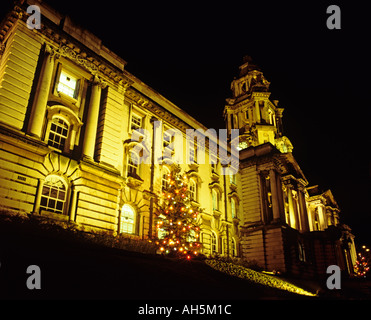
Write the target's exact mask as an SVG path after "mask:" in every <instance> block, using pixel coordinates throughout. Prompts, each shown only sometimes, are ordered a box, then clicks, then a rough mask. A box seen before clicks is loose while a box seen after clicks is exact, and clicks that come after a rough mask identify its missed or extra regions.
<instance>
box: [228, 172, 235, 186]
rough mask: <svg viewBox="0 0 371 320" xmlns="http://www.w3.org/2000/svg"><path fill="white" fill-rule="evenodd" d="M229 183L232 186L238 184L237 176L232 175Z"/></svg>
mask: <svg viewBox="0 0 371 320" xmlns="http://www.w3.org/2000/svg"><path fill="white" fill-rule="evenodd" d="M229 183H230V184H236V175H235V174H230V175H229Z"/></svg>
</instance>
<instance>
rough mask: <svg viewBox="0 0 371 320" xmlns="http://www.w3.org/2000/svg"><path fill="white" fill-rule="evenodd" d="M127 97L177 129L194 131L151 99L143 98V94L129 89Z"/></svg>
mask: <svg viewBox="0 0 371 320" xmlns="http://www.w3.org/2000/svg"><path fill="white" fill-rule="evenodd" d="M126 96H127V97H128V98H129V99H130V100H132V101H133V102H134V103H136V104H137V105H138V106H140V107H142V108H144V109H146V110H148V111H151V112H153V113H154V114H155V115H156V116H157V117H158V118H159V119H163V120H166V121H168V122H169V123H171V124H172V125H174V126H175V127H176V128H178V129H179V130H181V131H182V132H185V131H186V130H187V129H192V128H191V127H190V126H188V125H187V124H185V123H184V122H183V121H182V120H180V119H179V118H177V117H176V116H174V115H173V114H172V113H171V112H169V111H167V110H166V109H165V108H163V107H161V106H159V105H157V104H155V103H154V102H152V101H151V100H150V99H148V98H146V97H145V96H143V95H142V94H141V93H139V92H137V91H136V90H134V89H133V88H129V89H128V90H127V91H126Z"/></svg>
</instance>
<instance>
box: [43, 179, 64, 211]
mask: <svg viewBox="0 0 371 320" xmlns="http://www.w3.org/2000/svg"><path fill="white" fill-rule="evenodd" d="M66 192H67V188H66V186H65V184H64V183H63V181H62V179H61V178H59V177H57V176H49V177H47V178H46V179H45V182H44V186H43V190H42V194H41V200H40V209H41V210H46V211H49V212H54V213H57V214H63V209H64V204H65V202H66Z"/></svg>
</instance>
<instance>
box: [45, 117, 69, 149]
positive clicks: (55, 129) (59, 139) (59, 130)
mask: <svg viewBox="0 0 371 320" xmlns="http://www.w3.org/2000/svg"><path fill="white" fill-rule="evenodd" d="M52 122H53V123H52V124H51V126H50V132H49V139H48V145H50V146H52V147H54V148H56V149H59V150H61V151H63V149H64V145H65V142H66V140H67V137H68V125H67V123H65V122H64V121H63V120H62V119H59V118H55V119H53V120H52Z"/></svg>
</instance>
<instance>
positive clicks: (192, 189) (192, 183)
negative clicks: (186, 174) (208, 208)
mask: <svg viewBox="0 0 371 320" xmlns="http://www.w3.org/2000/svg"><path fill="white" fill-rule="evenodd" d="M189 196H190V198H191V200H195V201H196V200H197V185H196V182H195V181H194V180H193V179H191V180H190V181H189Z"/></svg>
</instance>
